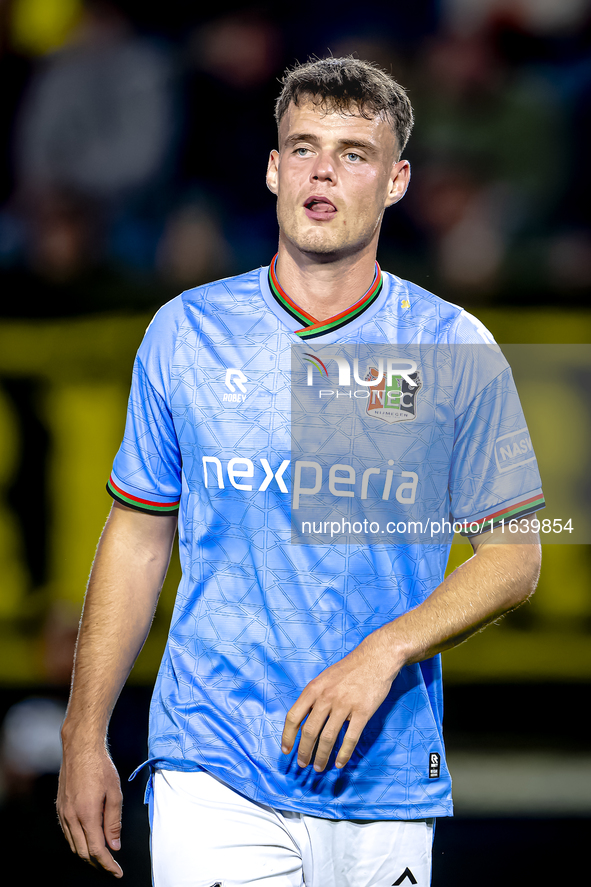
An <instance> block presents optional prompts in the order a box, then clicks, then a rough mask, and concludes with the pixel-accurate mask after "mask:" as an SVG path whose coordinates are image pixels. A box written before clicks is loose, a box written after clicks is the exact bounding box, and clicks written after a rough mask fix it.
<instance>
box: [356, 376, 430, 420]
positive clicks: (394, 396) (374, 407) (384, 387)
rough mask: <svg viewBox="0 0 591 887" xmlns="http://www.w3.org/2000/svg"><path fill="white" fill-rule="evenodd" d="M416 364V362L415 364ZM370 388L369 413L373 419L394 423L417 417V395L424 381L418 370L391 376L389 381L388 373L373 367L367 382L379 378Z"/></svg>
mask: <svg viewBox="0 0 591 887" xmlns="http://www.w3.org/2000/svg"><path fill="white" fill-rule="evenodd" d="M415 365H416V364H415ZM380 376H381V380H380V381H377V382H376V384H375V385H372V386H371V388H369V389H368V390H369V391H370V396H369V398H368V401H367V414H368V416H371V417H372V419H381V420H382V421H383V422H388V423H389V424H390V425H393V424H394V423H395V422H412V420H413V419H416V417H417V395H418V393H419V391H420V390H421V388H422V387H423V383H422V381H421V376H420V373H419V372H418V370H417V371H416V372H414V373H411V374H410V375H408V374H404V375H400V376H391V377H390V380H389V382H388V380H387V377H386V375H384V374H383V373H380V372H379V371H378V370H377V369H376V368H375V367H371V368H370V370H369V372H368V374H367V376H366V377H365V380H366V382H371V381H372V380H373V379H375V380H378V379H379V377H380Z"/></svg>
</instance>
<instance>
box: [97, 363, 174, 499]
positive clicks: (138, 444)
mask: <svg viewBox="0 0 591 887" xmlns="http://www.w3.org/2000/svg"><path fill="white" fill-rule="evenodd" d="M107 490H108V492H109V493H110V495H111V496H112V497H113V498H114V499H116V500H117V501H118V502H121V503H122V504H123V505H127V506H128V507H130V508H135V509H138V510H139V511H146V512H149V513H152V514H171V513H174V512H176V511H177V510H178V507H179V503H180V496H181V458H180V451H179V445H178V441H177V437H176V433H175V429H174V424H173V419H172V415H171V412H170V410H169V408H168V406H167V404H166V402H165V400H164V397H163V396H162V394H160V393H159V392H158V391H157V390H156V388H155V386H154V385H153V384H152V383H151V382H150V379H149V378H148V375H147V372H146V370H145V368H144V366H143V364H142V362H141V359H140V357H139V356H138V357H137V358H136V362H135V365H134V369H133V378H132V385H131V393H130V396H129V404H128V408H127V420H126V423H125V433H124V436H123V442H122V444H121V447H120V448H119V452H118V453H117V455H116V457H115V461H114V463H113V471H112V473H111V476H110V478H109V482H108V484H107Z"/></svg>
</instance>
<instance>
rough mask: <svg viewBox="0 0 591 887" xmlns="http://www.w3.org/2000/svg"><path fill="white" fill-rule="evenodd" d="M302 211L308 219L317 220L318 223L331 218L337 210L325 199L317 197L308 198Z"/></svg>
mask: <svg viewBox="0 0 591 887" xmlns="http://www.w3.org/2000/svg"><path fill="white" fill-rule="evenodd" d="M304 209H305V211H306V215H307V216H308V217H309V218H312V219H317V220H319V221H323V220H325V219H329V218H332V216H334V214H335V213H336V212H337V208H336V206H335V205H334V203H332V201H330V200H328V198H327V197H319V196H317V195H314V196H312V197H309V198H308V199H307V200H306V202H305V203H304Z"/></svg>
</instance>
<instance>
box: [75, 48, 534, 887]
mask: <svg viewBox="0 0 591 887" xmlns="http://www.w3.org/2000/svg"><path fill="white" fill-rule="evenodd" d="M276 116H277V122H278V131H279V148H278V150H273V151H271V155H270V158H269V163H268V170H267V185H268V187H269V188H270V190H271V191H272V192H273V193H274V194H275V195H276V197H277V216H278V221H279V249H278V253H277V255H276V257H275V258H274V259H273V260H272V261H271V263H270V266H269V267H268V268H262V269H260V268H259V269H256V270H255V271H252V272H250V273H247V274H243V275H240V276H238V277H235V278H231V279H227V280H222V281H217V282H215V283H212V284H209V285H207V286H201V287H197V288H195V289H192V290H189V291H188V292H185V293H183V294H182V295H181V296H179V297H178V298H176V299H174V300H172V301H171V302H169V303H168V304H167V305H165V306H164V307H163V308H161V309H160V310H159V311H158V313H157V314H156V316H155V318H154V320H153V321H152V323H151V325H150V327H149V328H148V330H147V332H146V335H145V338H144V340H143V342H142V344H141V346H140V349H139V352H138V356H137V360H136V363H135V367H134V376H133V383H132V391H131V396H130V401H129V408H128V417H127V424H126V430H125V435H124V440H123V443H122V445H121V448H120V450H119V452H118V454H117V456H116V458H115V462H114V466H113V472H112V475H111V478H110V480H109V484H108V489H109V492H110V493H111V495H112V497H113V498H114V500H115V501H114V504H113V507H112V510H111V513H110V516H109V518H108V521H107V524H106V526H105V529H104V532H103V534H102V537H101V540H100V543H99V546H98V550H97V554H96V559H95V563H94V566H93V570H92V574H91V578H90V581H89V586H88V591H87V595H86V600H85V604H84V611H83V617H82V621H81V626H80V634H79V641H78V646H77V653H76V660H75V669H74V677H73V683H72V691H71V697H70V703H69V707H68V713H67V717H66V720H65V723H64V726H63V730H62V738H63V749H64V757H63V767H62V773H61V778H60V787H59V794H58V811H59V817H60V821H61V824H62V827H63V830H64V832H65V835H66V838H67V839H68V841H69V843H70V846H71V848H72V850H74V851H75V852H76V853H78V854H79V855H80V856H81V857H83V858H84V859H86V860H87V861H89V862H91V863H92V864H94V865H96V866H100V867H102V868H104V869H106V870H107V871H108V872H111V873H112V874H114V875H115V876H117V877H119V876H121V874H122V872H121V869H120V867H119V865H118V864H117V862H116V861H115V859H114V857H113V856H112V851H116V850H117V849H118V848H119V846H120V814H121V790H120V785H119V778H118V775H117V773H116V771H115V769H114V766H113V763H112V761H111V758H110V757H109V753H108V751H107V747H106V733H107V728H108V722H109V718H110V714H111V712H112V709H113V706H114V705H115V702H116V700H117V697H118V694H119V693H120V691H121V688H122V686H123V684H124V682H125V680H126V678H127V676H128V674H129V672H130V669H131V668H132V666H133V663H134V661H135V658H136V657H137V655H138V652H139V650H140V649H141V646H142V644H143V642H144V640H145V638H146V636H147V633H148V631H149V628H150V623H151V620H152V617H153V613H154V610H155V607H156V603H157V599H158V595H159V592H160V588H161V585H162V582H163V579H164V576H165V573H166V570H167V566H168V561H169V557H170V552H171V547H172V544H173V539H174V535H175V531H176V527H177V516H178V533H179V546H180V555H181V562H182V568H183V575H182V580H181V583H180V586H179V589H178V594H177V599H176V604H175V609H174V614H173V617H172V623H171V628H170V634H169V639H168V643H167V647H166V650H165V653H164V657H163V661H162V665H161V668H160V671H159V674H158V678H157V682H156V686H155V690H154V695H153V700H152V706H151V713H150V738H149V753H148V761H147V762H146V763H147V764H148V765H149V772H150V777H149V781H148V787H147V793H146V799H147V802H148V804H149V816H150V824H151V830H152V858H153V877H154V884H155V885H156V887H177V885H181V884H183V885H185V884H191V885H195V887H215V885H224V887H238V885H246V884H249V885H263V884H264V885H268V887H299V885H302V884H305V885H306V887H311V885H313V887H319V885H322V887H370V885H375V887H381V885H383V887H386V885H387V887H391V885H393V884H419V885H421V887H426V885H428V884H429V882H430V876H431V843H432V833H433V822H434V819H435V818H436V817H438V816H448V815H450V814H451V812H452V806H451V797H450V789H451V784H450V776H449V772H448V769H447V766H446V762H445V753H444V746H443V739H442V729H441V718H442V698H441V671H440V659H439V654H440V652H441V651H443V650H445V649H448V648H450V647H453V646H454V645H456V644H458V643H460V642H461V641H463V640H465V639H466V638H467V637H468V636H469V635H471V634H472V633H474V632H476V631H478V630H480V629H481V628H483V627H484V626H485V625H486V624H488V623H490V622H491V621H493V620H495V619H497V618H498V617H500V616H501V615H502V614H503V613H505V612H507V611H509V610H511V609H513V608H515V607H516V606H518V605H519V604H520V603H521V602H523V601H524V600H525V599H526V598H527V597H528V596H529V595H530V594H531V593H532V592H533V590H534V588H535V584H536V581H537V577H538V572H539V565H540V549H539V542H538V541H537V537H536V535H535V533H533V532H532V531H531V530H530V521H528V519H527V518H528V517H529V518H530V519H531V516H532V515H533V514H534V512H535V511H536V509H537V508H540V507H542V506H543V498H542V492H541V488H540V480H539V475H538V472H537V467H536V462H535V457H534V456H533V451H532V450H531V442H530V441H529V436H528V434H527V429H526V427H525V421H524V419H523V415H522V412H521V407H520V405H519V400H518V398H517V394H516V392H515V388H514V385H513V382H512V379H511V373H510V370H509V368H508V366H507V365H506V363H505V362H504V359H503V358H502V355H501V354H500V352H499V350H498V348H497V347H496V346H495V345H494V343H492V339H491V337H490V334H489V333H488V332H487V331H486V330H485V329H484V328H483V327H482V326H481V324H480V323H479V322H478V321H477V320H475V319H474V318H473V317H471V316H470V315H468V314H466V313H465V312H464V311H463V310H462V309H461V308H458V307H456V306H454V305H451V304H449V303H446V302H443V301H442V300H440V299H438V298H437V297H436V296H434V295H432V294H430V293H428V292H426V291H425V290H423V289H421V288H420V287H417V286H415V285H413V284H411V283H408V282H405V281H402V280H400V279H398V278H397V277H395V276H393V275H391V274H389V273H386V272H384V271H382V270H381V269H380V267H379V266H378V265H377V263H376V251H377V244H378V236H379V231H380V225H381V221H382V217H383V213H384V211H385V209H386V208H387V207H389V206H391V205H393V204H395V203H396V202H397V201H398V200H400V199H401V198H402V197H403V195H404V193H405V191H406V189H407V186H408V183H409V177H410V170H409V164H408V162H407V161H406V160H404V159H402V157H401V154H402V151H403V149H404V146H405V144H406V141H407V139H408V137H409V134H410V131H411V127H412V111H411V107H410V104H409V100H408V98H407V96H406V94H405V91H404V90H403V89H402V88H401V87H400V86H399V85H398V84H397V83H396V82H395V81H394V80H393V79H392V78H391V77H390V76H389V75H387V74H385V73H383V72H382V71H381V70H379V69H377V68H376V67H374V66H373V65H371V64H369V63H366V62H362V61H359V60H356V59H351V58H347V59H332V58H331V59H325V60H316V61H312V62H309V63H307V64H304V65H301V66H298V67H296V68H295V69H293V70H292V71H290V72H288V73H287V74H286V76H285V78H284V81H283V88H282V91H281V94H280V96H279V99H278V101H277V105H276ZM244 138H245V139H247V134H246V133H245V135H244ZM243 150H244V147H243V145H237V146H236V151H237V159H240V154H241V152H242V151H243ZM240 162H242V160H241V159H240ZM228 173H229V174H234V173H235V171H234V170H229V171H228ZM456 346H457V350H454V349H455V347H456ZM364 348H366V349H369V350H368V351H367V353H365V357H366V358H367V360H366V363H367V370H365V369H364V363H363V355H362V358H361V359H359V358H358V357H356V355H358V354H360V353H361V354H362V353H364V352H363V349H364ZM413 348H414V349H418V350H415V351H413V350H412V349H413ZM356 349H357V350H356ZM359 349H361V351H359ZM393 349H394V351H393ZM396 349H398V350H396ZM400 349H401V350H400ZM392 354H394V356H395V357H398V356H400V354H401V355H402V358H403V362H402V364H400V365H397V364H396V361H395V360H394V359H393V358H392V359H390V357H388V355H392ZM404 361H406V363H405V362H404ZM335 365H336V366H337V367H338V383H337V376H336V372H335ZM290 379H293V380H296V379H297V380H299V386H300V387H299V388H298V387H297V386H295V387H294V390H293V395H292V396H290ZM318 379H322V380H323V381H322V383H321V384H322V388H321V390H320V391H319V390H318V385H317V380H318ZM294 385H295V381H294ZM343 405H346V407H347V409H346V410H345V412H344V413H343V412H341V413H339V412H338V411H339V410H341V411H342V410H343ZM335 410H336V412H335ZM347 410H348V412H347ZM290 422H291V423H292V424H291V426H290ZM336 422H338V427H337V425H336V424H335V423H336ZM290 427H291V430H292V432H293V433H292V434H291V435H290ZM346 428H349V431H348V432H347V431H346ZM294 429H295V431H294ZM337 432H338V433H337ZM308 439H310V440H311V441H312V442H311V444H308V443H307V442H306V441H307V440H308ZM343 441H344V442H343ZM351 441H353V443H354V444H355V446H353V444H352V445H351V449H350V450H349V442H351ZM355 447H356V448H355ZM347 454H348V455H347ZM290 484H291V491H290V489H289V485H290ZM309 505H310V506H313V508H312V511H314V508H317V509H319V513H320V516H324V517H325V518H326V516H327V515H328V514H329V513H330V515H331V516H330V518H329V519H327V520H324V522H323V521H322V520H320V521H318V522H316V521H315V520H311V521H304V520H302V519H300V515H301V514H302V509H304V511H305V510H306V509H307V508H308V506H309ZM331 509H332V511H331ZM364 509H366V510H365V511H364ZM335 514H338V515H339V521H333V517H334V515H335ZM364 515H365V517H364ZM314 516H317V515H316V514H315V513H314V515H313V517H314ZM368 517H369V520H368ZM378 517H379V520H378ZM382 517H383V518H384V519H387V518H391V519H388V522H387V523H386V524H382V523H380V521H381V520H382ZM403 518H404V519H403ZM411 518H412V521H411ZM505 518H507V519H508V518H513V519H514V520H517V519H523V518H525V521H523V520H522V524H521V525H520V526H523V527H524V530H523V531H522V532H521V531H520V534H519V537H518V542H517V543H515V539H516V537H515V535H512V536H511V542H512V543H514V544H502V543H503V542H504V541H505V539H504V534H503V532H500V531H499V524H500V525H501V531H502V529H503V526H504V525H503V520H504V519H505ZM444 520H453V521H454V522H456V523H457V524H458V525H461V527H462V528H463V530H464V531H465V532H466V533H467V534H468V535H469V536H470V538H471V542H472V546H473V548H474V552H475V554H474V556H473V557H471V558H470V559H469V560H468V561H467V562H466V563H465V564H463V565H462V566H461V567H459V568H458V569H457V570H455V571H454V572H453V573H452V574H451V575H450V576H449V577H447V578H446V579H445V580H444V571H445V565H446V561H447V557H448V554H449V538H447V537H446V538H443V537H442V536H436V537H435V538H433V537H429V535H428V534H427V538H426V539H425V532H426V531H425V530H424V528H423V530H422V531H421V532H422V533H423V536H422V537H421V538H419V537H418V536H417V531H416V526H417V522H419V521H421V522H422V526H423V525H426V523H425V522H427V523H428V522H429V521H432V523H431V524H430V526H431V527H432V526H434V525H435V523H437V524H438V526H439V525H441V524H442V522H443V521H444ZM351 521H352V526H353V530H350V529H349V525H350V524H351ZM307 523H308V524H310V526H312V530H313V534H316V535H315V536H314V538H312V535H310V538H309V539H308V538H307V537H306V533H308V532H309V530H307V529H306V524H307ZM411 523H412V524H413V528H412V529H411ZM333 524H336V525H337V526H338V527H339V530H338V533H339V534H340V536H342V534H343V533H344V534H345V536H347V534H349V536H347V538H345V539H343V538H340V536H339V538H338V539H333V538H331V535H330V534H331V533H332V525H333ZM407 524H408V526H407ZM327 525H328V526H329V527H330V531H329V530H327ZM356 526H357V529H355V527H356ZM384 526H385V527H386V529H384ZM327 532H328V535H327ZM366 532H367V534H368V535H367V537H364V534H365V533H366ZM351 533H353V536H352V537H351V535H350V534H351ZM384 533H387V536H384V537H383V538H382V535H381V534H384ZM318 534H320V538H318ZM323 534H324V535H323Z"/></svg>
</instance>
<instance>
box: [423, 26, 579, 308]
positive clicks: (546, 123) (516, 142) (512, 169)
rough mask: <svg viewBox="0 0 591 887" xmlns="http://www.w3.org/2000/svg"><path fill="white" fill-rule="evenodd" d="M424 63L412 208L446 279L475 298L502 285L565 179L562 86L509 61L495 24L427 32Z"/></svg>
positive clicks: (549, 211) (542, 226)
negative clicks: (434, 33) (459, 30)
mask: <svg viewBox="0 0 591 887" xmlns="http://www.w3.org/2000/svg"><path fill="white" fill-rule="evenodd" d="M419 71H420V75H419V78H418V98H417V101H416V104H417V119H418V120H419V124H418V126H417V133H416V136H415V137H414V139H415V144H414V149H415V150H416V151H417V154H418V162H417V167H418V175H417V176H416V179H415V183H414V188H412V189H411V191H410V192H409V198H410V201H409V202H410V208H411V212H413V213H414V215H415V218H416V220H417V222H418V223H419V225H420V226H422V227H423V230H424V231H425V232H426V234H427V237H428V239H430V241H431V249H432V251H433V255H434V261H435V265H436V269H437V273H438V276H439V277H440V279H441V281H442V283H443V285H444V287H445V284H446V283H447V284H449V285H450V289H452V288H453V289H454V290H455V289H456V288H458V287H460V288H464V290H465V291H467V292H469V293H470V295H471V296H472V298H475V297H476V294H478V293H479V292H480V293H481V294H482V293H489V292H495V291H496V292H498V291H499V290H500V289H501V287H502V286H503V285H507V284H508V282H509V278H510V276H511V274H512V273H513V272H512V268H511V263H512V261H513V254H514V252H517V253H519V251H520V250H521V249H522V244H523V241H524V239H525V240H527V238H530V239H531V238H538V237H539V236H540V235H541V233H543V232H544V230H545V227H546V226H548V224H549V223H550V218H551V215H552V212H553V210H554V209H555V206H556V203H557V201H558V199H559V195H560V193H561V189H562V188H563V187H564V180H565V179H564V176H565V170H564V168H563V167H562V166H561V164H560V163H557V158H560V157H561V156H562V154H563V150H564V142H563V135H564V120H563V119H562V115H561V111H560V107H559V102H558V95H557V91H556V89H554V88H553V87H552V85H551V83H549V82H548V81H547V79H546V78H544V77H543V76H541V75H539V74H538V73H537V72H536V71H534V70H533V69H527V68H524V69H521V68H519V67H516V66H513V67H512V66H510V65H509V64H508V63H507V60H506V59H505V58H503V57H502V55H501V54H500V53H499V51H498V48H497V45H496V41H495V31H494V29H491V28H489V29H488V30H481V31H473V32H470V33H457V32H456V33H453V32H450V33H444V34H441V35H439V36H438V37H437V38H435V39H434V40H430V41H428V42H426V43H425V45H424V48H423V52H422V55H421V57H420V60H419ZM534 276H535V275H534ZM460 298H464V296H463V295H462V296H461V297H460Z"/></svg>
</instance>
